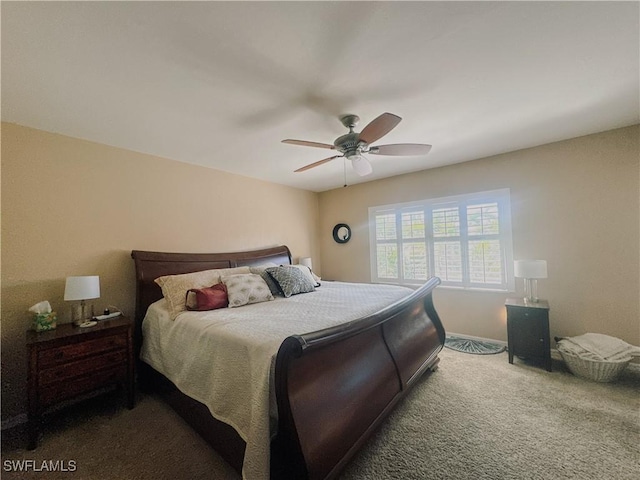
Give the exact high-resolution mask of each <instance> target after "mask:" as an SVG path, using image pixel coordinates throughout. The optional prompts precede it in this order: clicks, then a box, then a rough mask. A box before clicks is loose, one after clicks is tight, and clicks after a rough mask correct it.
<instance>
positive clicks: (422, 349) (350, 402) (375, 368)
mask: <svg viewBox="0 0 640 480" xmlns="http://www.w3.org/2000/svg"><path fill="white" fill-rule="evenodd" d="M131 255H132V257H133V259H134V261H135V269H136V313H135V334H134V335H135V342H136V347H137V352H139V351H140V346H141V344H142V342H143V338H142V320H143V318H144V317H145V313H146V311H147V308H148V307H149V305H151V304H152V303H153V302H155V301H157V300H159V299H161V298H162V291H161V289H160V287H159V286H158V285H157V284H156V283H155V282H154V280H155V279H156V278H158V277H160V276H164V275H173V274H182V273H190V272H196V271H202V270H209V269H217V268H230V267H237V266H255V265H260V264H264V263H265V262H271V263H275V264H277V265H288V264H291V253H290V251H289V249H288V248H287V247H286V246H281V247H274V248H268V249H263V250H256V251H249V252H236V253H211V254H193V253H184V254H183V253H160V252H146V251H138V250H134V251H133V252H132V254H131ZM439 283H440V281H439V279H437V278H432V279H430V280H429V281H428V282H427V283H425V284H424V285H423V286H421V287H420V288H419V289H418V290H416V291H414V292H413V293H411V294H410V295H408V296H407V297H405V298H403V299H401V300H400V301H397V302H395V303H393V304H392V305H390V306H388V307H386V308H384V309H382V310H380V311H378V312H376V313H374V314H372V315H367V316H365V317H363V318H359V319H358V320H355V321H350V322H348V323H345V324H341V325H338V326H335V327H331V328H326V329H323V330H319V331H315V332H311V333H305V334H301V335H292V336H289V337H288V338H286V339H285V340H284V342H283V343H282V344H281V346H280V348H279V350H278V353H277V357H276V361H275V377H274V378H275V395H276V402H277V412H278V424H277V434H276V435H275V436H274V437H273V439H272V441H271V462H270V470H271V478H278V479H279V478H284V479H289V478H291V479H305V478H309V479H326V478H335V477H336V476H337V475H338V473H339V472H340V471H341V470H342V469H343V468H344V466H345V465H346V463H347V462H348V461H349V460H350V459H351V458H352V457H353V455H354V454H355V452H356V451H357V450H358V449H359V448H360V447H361V446H362V445H363V444H364V442H365V441H366V440H367V439H368V438H369V437H370V436H371V434H372V433H373V432H374V431H375V429H376V427H378V425H379V424H380V423H381V422H382V421H383V420H384V419H385V418H386V416H387V415H388V414H389V412H390V411H391V410H392V409H393V407H394V406H395V404H396V403H397V402H398V401H399V400H400V399H401V398H402V397H403V396H404V395H405V394H406V392H407V391H408V390H409V389H410V388H411V387H412V386H413V385H414V384H415V383H416V381H418V379H419V378H420V377H421V376H422V375H423V374H424V373H425V372H427V371H429V370H435V368H436V367H437V364H438V361H439V359H438V356H437V355H438V353H439V352H440V350H441V349H442V347H443V345H444V340H445V332H444V328H443V326H442V324H441V322H440V319H439V317H438V314H437V312H436V310H435V308H434V305H433V300H432V292H433V290H434V288H435V287H436V286H437V285H438V284H439ZM138 377H139V381H140V384H141V386H142V387H143V388H153V389H154V390H155V391H157V392H159V393H160V394H161V395H162V396H163V398H164V399H165V400H166V401H167V403H169V404H170V405H171V406H172V407H173V408H174V409H175V410H176V411H177V412H178V413H179V414H180V415H181V416H182V417H183V418H184V419H185V420H186V421H187V422H188V423H189V424H190V425H191V426H192V427H193V428H194V429H195V430H196V431H197V432H198V433H199V434H200V435H201V436H202V437H203V438H204V439H205V440H207V442H208V443H210V444H211V445H212V447H213V448H214V449H215V450H216V451H217V452H218V453H219V454H220V455H221V456H222V457H223V458H224V459H225V460H226V461H227V462H228V463H229V464H230V465H232V466H233V467H234V468H235V469H236V470H238V471H241V469H242V462H243V457H244V451H245V445H246V444H245V442H244V441H243V440H242V438H241V437H240V436H239V435H238V434H237V433H236V431H235V430H234V429H233V428H232V427H230V426H229V425H227V424H225V423H223V422H221V421H219V420H216V419H215V418H214V417H213V416H212V415H211V414H210V412H209V409H208V408H207V407H206V406H205V405H203V404H202V403H200V402H198V401H196V400H194V399H192V398H190V397H188V396H187V395H185V394H183V393H182V392H180V391H179V390H178V389H177V388H176V387H175V386H174V385H173V384H172V382H171V381H169V380H168V379H167V378H165V377H164V376H163V375H161V374H160V373H158V372H156V371H155V370H154V369H153V368H151V367H150V366H149V365H147V364H145V363H144V362H140V364H139V369H138ZM353 379H357V381H352V380H353ZM345 406H348V408H345Z"/></svg>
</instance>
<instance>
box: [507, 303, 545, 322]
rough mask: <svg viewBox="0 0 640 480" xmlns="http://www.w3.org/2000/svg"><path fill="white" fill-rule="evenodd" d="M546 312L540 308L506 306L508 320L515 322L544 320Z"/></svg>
mask: <svg viewBox="0 0 640 480" xmlns="http://www.w3.org/2000/svg"><path fill="white" fill-rule="evenodd" d="M548 315H549V314H548V312H547V311H546V310H544V309H541V308H526V307H511V306H508V307H507V316H508V318H509V320H511V321H516V322H540V321H545V320H546V319H547V317H548Z"/></svg>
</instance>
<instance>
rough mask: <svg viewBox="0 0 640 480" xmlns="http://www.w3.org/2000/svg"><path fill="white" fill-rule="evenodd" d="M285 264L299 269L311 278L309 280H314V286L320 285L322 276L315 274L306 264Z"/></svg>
mask: <svg viewBox="0 0 640 480" xmlns="http://www.w3.org/2000/svg"><path fill="white" fill-rule="evenodd" d="M283 266H285V267H294V268H297V269H299V270H300V271H301V272H302V273H303V274H304V276H305V277H307V278H308V279H309V281H311V282H313V286H314V287H319V286H320V277H318V276H317V275H314V274H313V272H312V271H311V269H310V268H309V267H307V266H306V265H283Z"/></svg>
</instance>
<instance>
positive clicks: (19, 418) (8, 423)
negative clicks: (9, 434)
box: [0, 413, 28, 430]
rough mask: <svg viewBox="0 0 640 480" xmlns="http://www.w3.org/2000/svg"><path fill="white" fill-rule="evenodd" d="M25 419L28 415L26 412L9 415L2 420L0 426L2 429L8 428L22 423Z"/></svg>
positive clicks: (25, 421)
mask: <svg viewBox="0 0 640 480" xmlns="http://www.w3.org/2000/svg"><path fill="white" fill-rule="evenodd" d="M27 419H28V417H27V414H26V413H21V414H20V415H15V416H13V417H9V418H7V419H6V420H3V421H2V426H1V427H0V428H1V429H2V430H8V429H10V428H13V427H17V426H18V425H22V424H23V423H27Z"/></svg>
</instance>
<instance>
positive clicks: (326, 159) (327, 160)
mask: <svg viewBox="0 0 640 480" xmlns="http://www.w3.org/2000/svg"><path fill="white" fill-rule="evenodd" d="M334 158H342V155H335V156H333V157H329V158H325V159H323V160H318V161H317V162H314V163H310V164H309V165H305V166H304V167H300V168H299V169H297V170H294V172H295V173H297V172H304V171H305V170H309V169H310V168H314V167H318V166H320V165H322V164H323V163H327V162H330V161H331V160H333V159H334Z"/></svg>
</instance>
